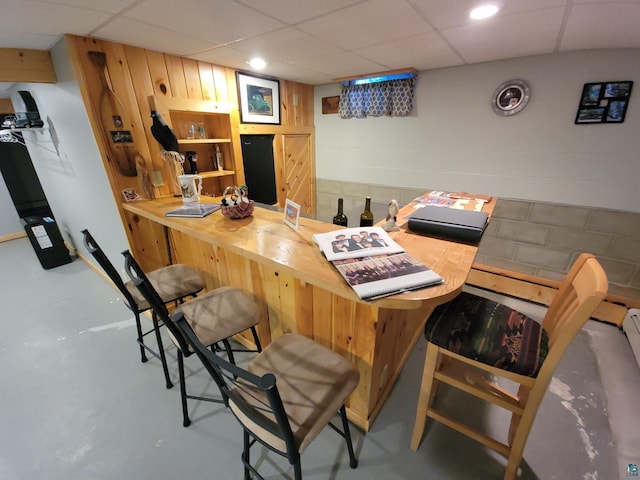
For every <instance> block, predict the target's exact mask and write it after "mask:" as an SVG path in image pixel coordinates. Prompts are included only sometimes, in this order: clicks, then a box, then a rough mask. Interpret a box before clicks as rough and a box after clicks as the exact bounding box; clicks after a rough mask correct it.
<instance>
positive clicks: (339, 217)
mask: <svg viewBox="0 0 640 480" xmlns="http://www.w3.org/2000/svg"><path fill="white" fill-rule="evenodd" d="M342 208H343V203H342V199H341V198H339V199H338V213H336V214H335V216H334V217H333V224H334V225H340V226H342V227H346V226H347V216H346V215H345V214H344V212H343V211H342Z"/></svg>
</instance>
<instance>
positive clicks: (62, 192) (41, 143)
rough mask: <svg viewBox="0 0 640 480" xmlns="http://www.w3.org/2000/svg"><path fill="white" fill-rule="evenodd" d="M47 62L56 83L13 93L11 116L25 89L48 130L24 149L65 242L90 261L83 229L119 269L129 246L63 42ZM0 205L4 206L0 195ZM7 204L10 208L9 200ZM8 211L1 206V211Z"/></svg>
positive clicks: (32, 138) (27, 85)
mask: <svg viewBox="0 0 640 480" xmlns="http://www.w3.org/2000/svg"><path fill="white" fill-rule="evenodd" d="M51 57H52V60H53V64H54V68H55V72H56V76H57V80H58V81H57V83H55V84H33V83H24V84H16V85H15V86H14V87H13V88H12V96H11V98H12V100H13V104H14V108H15V109H16V111H20V110H21V109H24V105H23V104H22V100H21V99H20V96H19V94H18V93H17V91H18V90H28V91H29V92H31V95H32V96H33V98H34V100H35V101H36V104H37V105H38V110H39V112H40V117H41V118H42V119H43V121H44V123H45V127H48V128H49V130H47V131H44V132H35V131H34V132H25V133H24V137H25V140H26V144H27V149H28V150H29V154H30V155H31V160H32V161H33V165H34V167H35V169H36V172H37V174H38V178H39V179H40V182H41V183H42V188H43V190H44V192H45V194H46V196H47V199H48V200H49V204H50V205H51V209H52V210H53V214H54V216H55V217H56V221H57V223H58V225H59V227H60V229H61V231H62V234H63V236H64V237H65V239H67V240H71V241H72V242H73V243H74V244H75V246H76V247H77V248H78V249H79V250H80V251H81V253H83V254H85V255H87V256H88V258H89V259H90V260H93V259H92V258H91V256H90V255H89V254H88V253H87V252H86V250H84V245H83V244H82V235H81V233H80V231H81V230H82V229H84V228H88V229H89V230H90V231H91V233H92V234H93V236H94V237H95V238H96V240H97V241H98V242H99V243H100V246H101V247H102V248H103V250H104V251H105V252H106V253H107V255H109V256H110V257H111V259H112V261H113V262H114V263H115V264H116V265H117V266H119V263H120V261H119V258H121V255H120V252H121V251H122V250H124V249H125V248H128V245H129V244H128V241H127V238H126V236H125V232H124V228H123V226H122V222H121V221H120V216H119V214H118V211H117V208H116V204H115V202H114V198H113V194H112V192H111V188H110V186H109V182H108V179H107V174H106V172H105V170H104V167H103V165H102V160H101V158H100V154H99V151H98V147H97V145H96V142H95V139H94V136H93V132H92V131H91V127H90V124H89V119H88V116H87V112H86V110H85V108H84V104H83V102H82V97H81V95H80V91H79V88H78V84H77V82H76V81H75V79H74V76H73V72H72V70H71V64H70V60H69V56H68V54H67V52H66V47H65V43H64V40H62V41H61V42H60V43H58V45H56V47H55V48H54V49H53V50H52V51H51ZM56 139H57V141H56ZM56 149H57V152H56ZM0 202H4V201H3V197H2V196H0ZM8 202H9V206H10V208H13V204H12V203H11V200H10V199H9V200H8ZM8 208H9V207H8V206H6V204H5V203H0V209H2V210H4V209H8ZM14 211H15V210H14ZM116 262H118V263H116Z"/></svg>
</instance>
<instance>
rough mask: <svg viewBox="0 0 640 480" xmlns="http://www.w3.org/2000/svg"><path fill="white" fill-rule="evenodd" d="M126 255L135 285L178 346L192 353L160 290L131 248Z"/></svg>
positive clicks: (123, 253) (129, 272)
mask: <svg viewBox="0 0 640 480" xmlns="http://www.w3.org/2000/svg"><path fill="white" fill-rule="evenodd" d="M122 255H123V256H124V270H125V273H126V274H127V275H128V276H129V278H130V279H131V282H132V283H133V285H134V286H135V287H136V288H137V289H138V290H139V291H140V293H141V294H142V296H143V297H144V298H145V300H146V301H147V303H149V305H151V309H152V310H153V312H154V314H155V315H156V316H157V317H158V319H159V320H161V321H162V323H164V324H165V326H166V327H167V329H168V330H169V332H170V333H171V335H172V336H173V338H174V339H175V341H176V342H177V344H178V345H177V346H178V348H179V349H180V350H181V351H182V353H183V355H184V356H189V355H191V352H190V351H189V345H188V343H187V340H186V339H185V338H184V337H183V335H182V332H181V331H180V330H179V329H178V328H177V327H176V326H175V323H174V322H172V321H171V316H170V315H169V310H168V309H167V305H166V304H165V303H164V301H163V300H162V298H161V297H160V294H159V293H158V291H157V290H156V289H155V288H154V286H153V285H152V284H151V281H150V280H149V278H148V277H147V276H146V275H145V273H144V270H142V267H140V265H139V264H138V262H137V261H136V259H135V258H134V257H133V255H132V254H131V252H130V251H129V250H124V251H123V252H122Z"/></svg>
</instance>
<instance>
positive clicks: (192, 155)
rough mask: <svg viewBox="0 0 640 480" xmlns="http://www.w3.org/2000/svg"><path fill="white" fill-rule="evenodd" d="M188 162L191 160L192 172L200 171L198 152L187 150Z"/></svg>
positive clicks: (190, 169) (190, 167)
mask: <svg viewBox="0 0 640 480" xmlns="http://www.w3.org/2000/svg"><path fill="white" fill-rule="evenodd" d="M185 156H186V157H187V162H189V171H190V173H198V153H197V152H194V151H188V152H185Z"/></svg>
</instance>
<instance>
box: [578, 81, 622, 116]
mask: <svg viewBox="0 0 640 480" xmlns="http://www.w3.org/2000/svg"><path fill="white" fill-rule="evenodd" d="M632 87H633V82H632V81H624V82H622V81H619V82H598V83H585V84H584V87H583V89H582V95H581V97H580V105H579V107H578V113H576V120H575V123H576V124H578V123H622V122H624V117H625V115H626V114H627V106H628V105H629V97H630V96H631V89H632Z"/></svg>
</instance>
